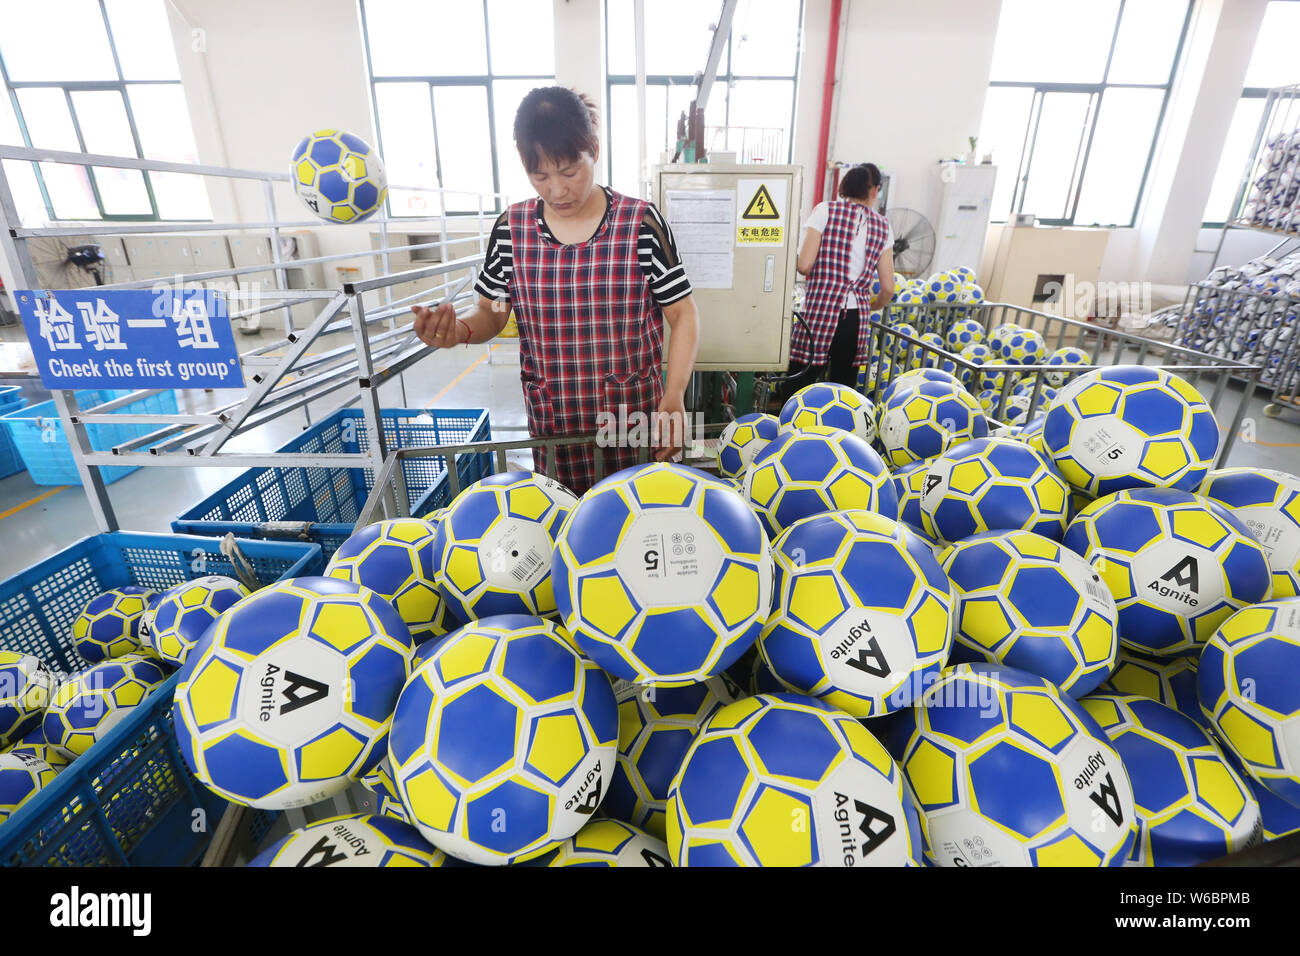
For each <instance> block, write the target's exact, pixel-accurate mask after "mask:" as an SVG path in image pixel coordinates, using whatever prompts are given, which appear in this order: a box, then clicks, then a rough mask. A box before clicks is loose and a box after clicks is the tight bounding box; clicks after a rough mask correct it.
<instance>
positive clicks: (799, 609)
mask: <svg viewBox="0 0 1300 956" xmlns="http://www.w3.org/2000/svg"><path fill="white" fill-rule="evenodd" d="M844 610H845V606H844V599H843V598H842V597H840V592H839V589H838V588H836V586H835V579H834V578H832V577H831V576H830V575H829V574H804V575H800V576H799V577H797V578H795V580H794V586H793V587H792V588H791V589H790V604H789V610H788V614H789V616H790V617H793V618H795V619H797V620H799V621H802V622H803V623H804V624H807V625H808V626H809V627H811V628H813V629H815V630H821V629H822V628H824V627H825V626H826V625H827V624H829V623H830V622H831V621H833V620H835V617H836V615H838V614H842V613H843V612H844Z"/></svg>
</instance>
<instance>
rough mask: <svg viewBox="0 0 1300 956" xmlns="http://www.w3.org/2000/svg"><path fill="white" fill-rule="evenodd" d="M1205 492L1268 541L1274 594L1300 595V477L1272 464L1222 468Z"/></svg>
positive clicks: (1207, 483)
mask: <svg viewBox="0 0 1300 956" xmlns="http://www.w3.org/2000/svg"><path fill="white" fill-rule="evenodd" d="M1200 494H1203V495H1204V496H1205V497H1207V498H1210V499H1213V500H1214V501H1217V502H1218V503H1219V504H1221V505H1223V506H1224V507H1225V508H1227V509H1228V510H1229V511H1230V512H1232V515H1233V517H1235V518H1236V519H1237V520H1239V521H1240V522H1241V523H1242V524H1244V525H1245V526H1246V527H1247V528H1248V529H1249V530H1250V533H1251V534H1253V535H1254V536H1255V537H1256V538H1257V539H1259V542H1260V544H1262V545H1263V546H1264V550H1265V551H1266V552H1268V565H1269V568H1270V570H1271V571H1272V572H1273V593H1272V595H1271V597H1273V598H1275V599H1276V598H1284V597H1293V596H1295V595H1297V594H1300V478H1297V477H1296V476H1295V475H1288V474H1287V473H1285V472H1281V471H1270V470H1269V469H1267V468H1220V469H1219V470H1218V471H1212V472H1210V475H1209V477H1208V478H1206V479H1205V484H1203V485H1202V486H1201V489H1200Z"/></svg>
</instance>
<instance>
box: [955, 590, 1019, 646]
mask: <svg viewBox="0 0 1300 956" xmlns="http://www.w3.org/2000/svg"><path fill="white" fill-rule="evenodd" d="M961 629H962V633H963V634H964V635H965V636H966V637H967V638H969V639H970V640H972V641H975V642H976V643H978V644H980V645H982V646H983V647H987V648H988V649H989V650H992V649H993V648H994V647H996V646H997V645H998V644H999V643H1001V642H1002V641H1004V640H1005V639H1006V638H1007V637H1008V636H1009V635H1010V634H1011V632H1012V630H1013V628H1012V626H1011V622H1010V621H1008V620H1007V615H1006V612H1004V611H1003V610H1002V607H1001V606H1000V605H999V604H998V602H997V601H966V602H965V603H964V604H963V605H962V609H961Z"/></svg>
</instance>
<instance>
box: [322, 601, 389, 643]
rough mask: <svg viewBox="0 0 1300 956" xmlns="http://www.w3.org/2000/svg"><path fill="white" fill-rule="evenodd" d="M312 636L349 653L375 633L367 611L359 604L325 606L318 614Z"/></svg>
mask: <svg viewBox="0 0 1300 956" xmlns="http://www.w3.org/2000/svg"><path fill="white" fill-rule="evenodd" d="M311 632H312V634H314V635H315V636H316V637H319V638H320V639H321V640H322V641H324V642H325V643H327V644H330V645H332V646H333V647H337V648H338V649H339V650H340V651H345V652H346V651H347V650H348V648H350V647H353V646H354V645H356V644H357V643H358V642H360V641H364V640H366V639H367V638H368V637H370V636H371V634H373V633H374V628H373V627H372V626H371V622H370V618H368V617H367V616H366V612H365V609H364V608H363V607H361V606H360V605H357V604H324V605H322V606H321V609H320V610H319V611H318V612H317V613H316V622H315V624H313V625H312V631H311Z"/></svg>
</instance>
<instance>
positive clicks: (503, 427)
mask: <svg viewBox="0 0 1300 956" xmlns="http://www.w3.org/2000/svg"><path fill="white" fill-rule="evenodd" d="M263 335H264V336H266V337H267V340H268V341H270V340H272V333H263ZM345 341H350V337H344V338H337V339H336V340H335V341H334V342H330V343H323V347H329V346H330V345H337V344H341V343H342V342H345ZM247 343H248V339H244V340H243V341H241V347H246V346H247ZM488 351H489V350H488V347H487V346H471V347H470V348H468V349H454V350H450V351H447V352H442V353H439V354H435V355H433V356H431V357H430V358H429V359H427V360H426V361H425V362H423V363H421V364H420V365H419V366H417V367H416V368H415V369H414V370H412V371H409V372H407V373H406V375H405V380H406V399H405V403H404V402H403V399H402V394H401V387H400V385H399V384H398V383H397V382H392V383H389V384H388V385H386V386H384V388H383V390H382V395H381V398H382V400H383V404H384V405H385V407H403V405H405V406H406V407H416V408H424V407H438V408H486V409H488V411H489V414H490V416H491V425H492V429H493V437H494V438H497V439H512V438H521V437H524V435H523V433H522V432H520V431H518V430H520V429H522V428H523V426H524V413H523V404H522V397H521V394H520V388H519V366H518V350H517V347H516V346H515V344H514V343H513V342H510V343H503V344H501V345H498V346H496V347H495V350H494V351H493V352H492V354H491V358H490V359H489V356H488ZM27 393H28V395H29V400H31V401H38V400H43V399H44V398H45V397H47V396H45V395H44V393H41V392H39V390H38V388H37V387H36V386H35V384H30V385H28V387H27ZM238 394H240V393H232V392H206V393H205V392H202V391H196V392H194V391H191V392H181V393H179V405H180V409H181V411H183V412H184V411H188V412H202V411H205V410H207V409H209V408H211V407H213V406H215V405H218V404H224V403H226V402H229V401H231V400H232V399H233V398H235V397H236V396H237V395H238ZM346 396H347V392H346V391H345V390H340V391H339V392H336V393H334V394H333V395H331V396H327V397H326V398H325V399H323V400H321V401H320V402H318V403H316V404H314V405H313V406H311V407H310V412H311V415H312V420H313V421H316V420H318V419H319V418H320V417H321V416H322V415H324V414H326V413H328V412H330V411H332V410H333V409H334V408H336V407H337V406H338V405H339V404H340V403H341V402H342V401H343V400H344V398H345V397H346ZM1239 397H1240V392H1232V391H1229V392H1228V393H1226V394H1225V396H1224V400H1223V401H1222V402H1221V403H1220V405H1221V407H1219V408H1218V409H1216V412H1217V414H1218V416H1219V418H1220V420H1221V422H1222V423H1223V426H1224V427H1225V429H1226V426H1227V425H1228V424H1229V423H1230V422H1231V420H1232V415H1233V414H1234V413H1235V411H1236V408H1237V405H1236V402H1237V400H1238V399H1239ZM1264 404H1265V401H1264V400H1263V399H1262V398H1254V397H1252V398H1251V400H1250V403H1249V406H1248V408H1247V412H1246V420H1245V421H1246V427H1245V429H1244V430H1245V432H1246V434H1247V435H1250V434H1252V432H1253V438H1254V440H1253V441H1242V440H1238V441H1237V443H1236V444H1235V445H1234V446H1233V448H1232V451H1231V453H1230V455H1229V457H1228V460H1227V462H1226V464H1228V465H1234V466H1251V467H1258V468H1275V469H1280V470H1282V471H1289V472H1292V473H1300V411H1286V412H1284V413H1283V415H1282V417H1281V418H1279V419H1270V418H1266V417H1265V416H1264V415H1263V406H1264ZM305 425H306V416H305V414H304V412H303V411H302V410H299V411H295V412H291V413H289V414H288V415H286V416H285V417H283V418H280V419H277V420H275V421H273V422H271V423H269V424H267V425H265V426H263V427H261V428H260V429H257V430H256V431H254V432H251V433H249V434H248V435H245V436H241V437H240V438H238V439H236V440H234V441H232V442H231V443H230V445H229V446H228V448H229V449H230V450H239V451H269V450H273V449H275V448H277V447H279V446H280V445H282V444H283V443H284V442H285V441H287V440H289V439H290V438H292V437H293V436H294V435H295V434H297V433H298V432H299V431H301V430H302V428H304V427H305ZM510 429H515V430H516V431H514V432H511V431H509V430H510ZM239 473H240V472H239V470H238V469H228V468H201V467H194V468H142V469H140V470H139V471H136V472H135V473H134V474H131V475H128V476H127V477H126V478H123V479H121V480H120V481H118V482H116V483H114V484H112V485H110V486H109V496H110V499H111V501H112V503H113V506H114V508H115V509H116V511H117V516H118V520H119V523H120V524H121V526H122V527H123V528H127V529H131V530H137V531H160V532H166V531H169V530H170V522H171V520H172V519H173V518H174V517H175V516H176V515H178V514H180V513H181V512H183V511H185V510H187V509H188V508H190V507H191V506H192V505H194V504H196V503H197V502H199V501H200V500H202V499H203V498H205V497H206V496H207V495H209V494H211V493H212V492H213V491H216V490H217V489H219V488H220V487H222V486H223V485H225V484H226V483H227V482H230V481H232V480H233V479H235V478H236V477H238V475H239ZM50 492H53V493H52V494H50ZM42 495H48V497H44V498H40V496H42ZM38 498H40V500H37V499H38ZM96 530H97V529H96V528H95V526H94V523H93V521H92V519H91V512H90V508H89V505H88V504H87V502H86V498H85V496H84V494H82V492H81V489H80V487H79V486H72V487H65V488H62V489H57V490H56V489H52V488H48V487H42V486H38V485H36V484H34V483H33V482H32V480H31V478H30V477H29V476H28V474H27V473H26V472H22V473H20V474H17V475H14V476H12V477H9V478H5V479H2V480H0V544H2V545H3V546H2V547H0V577H5V576H8V575H10V574H13V573H15V572H17V571H20V570H22V569H24V568H26V567H29V566H30V565H32V564H33V563H35V562H36V561H39V560H40V559H42V558H44V557H47V556H49V555H51V554H53V553H55V552H56V551H58V550H60V549H61V548H63V547H66V546H67V545H68V544H70V543H72V542H73V541H75V540H77V539H78V538H81V537H83V536H85V535H88V534H93V533H95V531H96Z"/></svg>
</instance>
